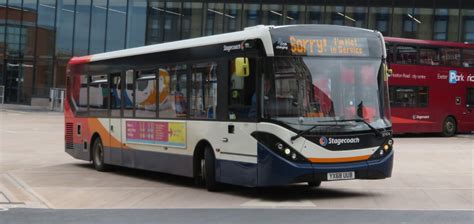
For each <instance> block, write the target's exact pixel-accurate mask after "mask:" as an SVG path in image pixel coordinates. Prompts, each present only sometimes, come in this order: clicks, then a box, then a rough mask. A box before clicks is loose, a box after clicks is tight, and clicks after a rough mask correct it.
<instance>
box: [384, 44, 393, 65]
mask: <svg viewBox="0 0 474 224" xmlns="http://www.w3.org/2000/svg"><path fill="white" fill-rule="evenodd" d="M385 48H386V49H387V62H388V63H392V62H393V45H392V44H390V43H386V45H385Z"/></svg>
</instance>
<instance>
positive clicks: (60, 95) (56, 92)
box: [49, 88, 66, 112]
mask: <svg viewBox="0 0 474 224" xmlns="http://www.w3.org/2000/svg"><path fill="white" fill-rule="evenodd" d="M65 91H66V90H65V89H61V88H51V90H50V92H49V102H50V109H51V110H53V111H61V112H62V111H64V96H65Z"/></svg>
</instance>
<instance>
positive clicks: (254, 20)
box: [244, 0, 260, 27]
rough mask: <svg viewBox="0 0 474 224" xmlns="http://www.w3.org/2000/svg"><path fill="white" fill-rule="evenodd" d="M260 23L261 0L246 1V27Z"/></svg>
mask: <svg viewBox="0 0 474 224" xmlns="http://www.w3.org/2000/svg"><path fill="white" fill-rule="evenodd" d="M258 24H260V0H245V1H244V27H250V26H256V25H258Z"/></svg>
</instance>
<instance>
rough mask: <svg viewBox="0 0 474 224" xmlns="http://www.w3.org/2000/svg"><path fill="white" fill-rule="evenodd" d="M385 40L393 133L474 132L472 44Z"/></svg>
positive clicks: (444, 134) (473, 60)
mask: <svg viewBox="0 0 474 224" xmlns="http://www.w3.org/2000/svg"><path fill="white" fill-rule="evenodd" d="M385 41H386V44H387V55H388V57H387V60H388V62H389V66H390V68H391V69H392V70H393V74H392V75H391V77H390V78H389V85H390V104H391V114H392V122H393V130H394V133H395V134H403V133H441V134H442V135H443V136H453V135H455V134H456V133H466V132H472V131H474V44H469V43H457V42H445V41H427V40H414V39H404V38H393V37H386V38H385Z"/></svg>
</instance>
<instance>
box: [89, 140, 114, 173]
mask: <svg viewBox="0 0 474 224" xmlns="http://www.w3.org/2000/svg"><path fill="white" fill-rule="evenodd" d="M92 163H93V164H94V168H95V169H96V170H97V171H101V172H105V171H108V170H109V168H110V167H109V166H108V165H107V164H105V163H104V145H103V144H102V140H101V139H100V138H97V139H96V140H95V141H94V145H93V146H92Z"/></svg>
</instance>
